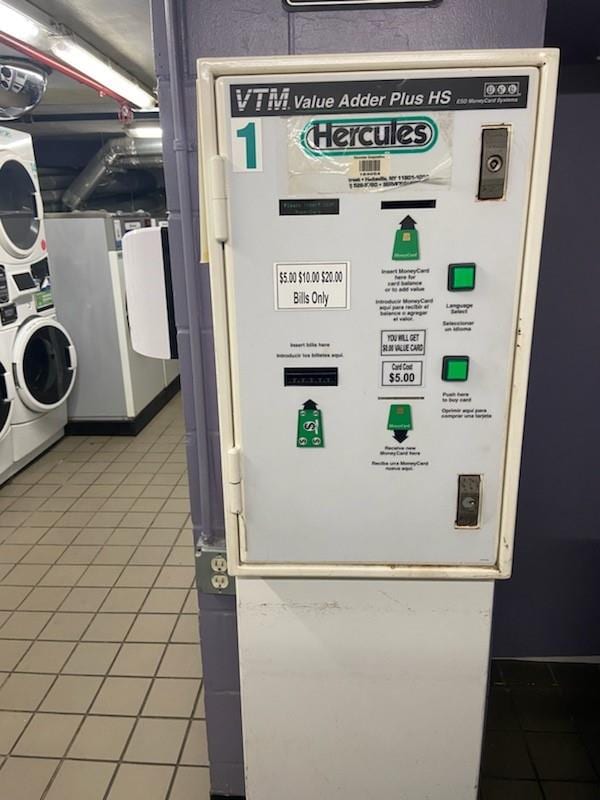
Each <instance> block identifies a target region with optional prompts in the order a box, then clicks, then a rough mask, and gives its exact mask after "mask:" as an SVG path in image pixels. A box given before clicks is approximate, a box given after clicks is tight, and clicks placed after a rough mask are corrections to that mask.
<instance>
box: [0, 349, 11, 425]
mask: <svg viewBox="0 0 600 800" xmlns="http://www.w3.org/2000/svg"><path fill="white" fill-rule="evenodd" d="M14 400H15V385H14V383H13V379H12V375H11V371H10V364H4V363H3V362H2V361H0V439H3V438H4V436H5V435H6V434H7V433H8V431H9V429H10V418H11V416H12V410H13V406H14Z"/></svg>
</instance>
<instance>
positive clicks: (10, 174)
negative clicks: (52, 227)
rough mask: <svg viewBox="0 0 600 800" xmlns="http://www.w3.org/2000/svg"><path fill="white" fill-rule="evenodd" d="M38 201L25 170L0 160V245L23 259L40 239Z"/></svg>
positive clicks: (22, 167) (8, 160)
mask: <svg viewBox="0 0 600 800" xmlns="http://www.w3.org/2000/svg"><path fill="white" fill-rule="evenodd" d="M41 213H42V206H41V200H40V197H39V194H38V191H37V189H36V186H35V183H34V182H33V179H32V177H31V174H30V172H29V170H28V169H27V168H26V167H25V166H24V164H22V163H21V162H20V161H17V160H16V159H15V158H10V157H8V158H7V157H4V159H2V160H0V245H1V247H2V248H3V249H4V250H5V251H6V253H7V254H8V255H9V256H13V257H14V258H27V256H29V255H31V253H32V252H33V249H34V247H35V245H36V243H37V240H38V237H39V235H40V228H41Z"/></svg>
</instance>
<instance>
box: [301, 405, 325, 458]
mask: <svg viewBox="0 0 600 800" xmlns="http://www.w3.org/2000/svg"><path fill="white" fill-rule="evenodd" d="M323 446H324V439H323V417H322V414H321V410H320V409H319V408H318V407H317V404H316V403H315V401H314V400H307V401H306V403H304V405H303V406H302V408H301V409H300V411H298V433H297V436H296V447H304V448H307V447H323Z"/></svg>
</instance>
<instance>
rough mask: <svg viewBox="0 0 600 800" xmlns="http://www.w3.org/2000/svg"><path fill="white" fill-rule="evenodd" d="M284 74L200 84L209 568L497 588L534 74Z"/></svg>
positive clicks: (515, 385) (535, 134)
mask: <svg viewBox="0 0 600 800" xmlns="http://www.w3.org/2000/svg"><path fill="white" fill-rule="evenodd" d="M461 58H463V61H461ZM289 61H290V60H288V61H286V62H285V72H287V73H289V74H284V69H283V68H282V65H283V64H284V61H283V60H281V59H280V60H276V59H274V60H273V62H272V64H271V65H270V69H269V68H268V65H269V60H267V59H264V60H263V61H262V62H261V64H260V65H259V66H258V67H256V66H255V68H254V69H253V68H252V67H251V66H249V62H247V61H244V60H240V61H237V62H236V61H228V62H205V65H204V71H203V72H202V71H201V80H200V118H201V120H202V134H203V158H204V174H205V192H206V196H207V205H208V207H207V214H208V217H209V226H212V227H211V232H212V234H213V235H212V237H211V238H210V240H209V248H210V261H211V277H212V286H213V306H214V308H215V326H216V341H217V369H218V373H219V395H220V398H219V399H220V413H221V428H222V431H221V432H222V437H223V446H224V456H225V458H224V464H225V476H224V480H225V488H226V492H227V493H228V500H229V513H228V515H227V530H228V544H229V545H230V549H233V551H234V552H233V558H231V562H232V564H231V566H232V567H233V570H234V571H239V572H244V571H245V570H246V571H249V572H254V573H258V574H260V573H262V574H272V575H275V574H279V572H278V570H281V574H288V575H289V574H312V572H311V571H314V572H315V574H316V573H318V572H319V570H320V573H319V574H336V572H337V571H338V570H342V571H343V570H344V569H346V570H352V569H363V570H364V571H365V572H366V574H369V569H371V568H372V569H374V570H379V571H380V573H381V574H388V575H391V576H393V575H396V576H402V575H407V574H410V573H409V570H411V569H412V570H414V569H417V570H420V571H421V572H420V573H419V574H432V575H433V574H438V575H442V576H443V577H454V576H455V577H462V578H464V577H484V576H487V577H490V576H491V577H494V576H495V577H498V576H505V575H507V574H508V573H509V570H510V553H511V549H512V529H513V523H514V508H515V503H516V488H517V483H518V466H519V459H520V438H521V431H522V422H523V411H524V398H525V391H526V379H527V367H528V358H529V345H530V336H531V327H532V322H533V309H534V303H535V286H536V281H537V268H538V256H539V234H540V231H541V218H542V214H543V199H544V193H545V182H546V177H547V164H548V151H549V143H550V137H551V125H552V108H553V92H554V88H555V87H554V85H553V80H555V71H554V68H555V61H554V56H553V54H552V53H550V54H548V53H546V54H540V53H539V52H537V53H535V54H532V53H524V52H522V51H521V52H518V53H517V52H515V53H510V52H505V53H502V54H500V53H495V54H494V53H479V54H477V53H475V54H469V58H468V59H467V61H468V63H465V62H464V56H463V57H461V56H460V54H437V55H435V56H430V57H428V55H427V54H417V55H416V56H415V55H414V54H413V55H412V56H409V55H407V56H403V57H399V56H387V57H385V56H379V57H367V56H365V57H358V58H357V59H354V60H352V59H351V58H350V57H348V59H347V60H346V59H344V58H340V59H338V63H337V64H336V57H329V59H327V58H325V59H320V60H317V61H316V62H313V63H311V62H310V59H308V58H304V59H302V58H300V59H296V62H297V63H296V64H295V65H294V64H293V63H292V64H291V65H290V63H289ZM291 61H292V62H293V61H294V59H292V60H291ZM201 66H202V65H201ZM294 67H295V68H294ZM423 68H427V69H426V72H425V71H424V69H423ZM548 71H549V72H550V73H552V74H551V75H550V77H549V76H548ZM247 73H250V74H247ZM269 73H272V74H269ZM230 555H231V554H230Z"/></svg>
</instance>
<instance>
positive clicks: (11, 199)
mask: <svg viewBox="0 0 600 800" xmlns="http://www.w3.org/2000/svg"><path fill="white" fill-rule="evenodd" d="M76 372H77V356H76V352H75V347H74V345H73V341H72V339H71V337H70V335H69V333H68V332H67V330H66V329H65V328H64V327H63V326H62V325H61V324H60V323H59V322H58V320H57V319H56V313H55V310H54V303H53V299H52V286H51V277H50V271H49V267H48V257H47V252H46V239H45V232H44V218H43V208H42V200H41V195H40V190H39V184H38V179H37V173H36V166H35V157H34V153H33V145H32V141H31V137H30V136H29V135H28V134H26V133H20V132H18V131H13V130H9V129H7V128H0V484H2V483H4V481H6V480H7V479H8V478H10V477H11V476H12V475H14V474H15V473H16V472H18V471H19V470H20V469H22V468H23V467H24V466H25V465H26V464H27V463H29V462H30V461H31V460H33V459H34V458H35V457H36V456H38V455H39V454H40V453H42V452H43V451H44V450H46V449H47V448H48V447H49V446H50V445H51V444H53V443H54V442H55V441H57V440H58V439H60V438H61V436H62V435H63V433H64V427H65V425H66V422H67V406H66V400H67V397H68V396H69V394H70V393H71V390H72V389H73V385H74V383H75V377H76Z"/></svg>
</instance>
